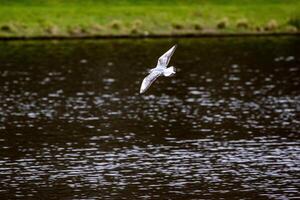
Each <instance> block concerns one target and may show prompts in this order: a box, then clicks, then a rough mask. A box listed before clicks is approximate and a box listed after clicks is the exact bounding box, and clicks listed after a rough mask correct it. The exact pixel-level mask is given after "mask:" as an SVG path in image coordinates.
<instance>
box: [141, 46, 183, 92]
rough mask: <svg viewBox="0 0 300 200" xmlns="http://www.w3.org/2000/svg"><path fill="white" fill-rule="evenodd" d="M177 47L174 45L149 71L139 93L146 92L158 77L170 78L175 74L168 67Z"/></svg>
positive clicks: (174, 71) (172, 69)
mask: <svg viewBox="0 0 300 200" xmlns="http://www.w3.org/2000/svg"><path fill="white" fill-rule="evenodd" d="M176 46H177V45H174V46H173V47H172V48H171V49H169V50H168V51H167V52H166V53H165V54H164V55H162V56H161V57H160V58H159V59H158V62H157V65H156V67H155V68H153V69H150V70H149V75H148V76H146V77H145V78H144V80H143V82H142V85H141V88H140V93H144V92H146V90H147V89H148V88H149V87H150V86H151V84H152V83H153V82H154V81H155V80H156V79H157V78H158V77H160V76H172V75H174V74H175V73H176V69H175V67H173V66H171V67H168V68H167V66H168V64H169V62H170V59H171V56H172V55H173V53H174V51H175V49H176Z"/></svg>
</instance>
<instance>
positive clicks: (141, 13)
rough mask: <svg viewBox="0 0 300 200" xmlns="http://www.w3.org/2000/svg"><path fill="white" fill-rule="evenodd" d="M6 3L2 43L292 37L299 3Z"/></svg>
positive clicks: (299, 27)
mask: <svg viewBox="0 0 300 200" xmlns="http://www.w3.org/2000/svg"><path fill="white" fill-rule="evenodd" d="M26 2H27V1H25V2H23V1H20V2H19V1H18V0H17V1H15V2H14V3H9V1H8V2H6V1H4V3H3V2H2V3H1V6H0V38H2V39H5V38H69V37H70V38H73V37H74V38H85V37H148V36H150V37H160V36H189V35H190V36H206V35H249V34H259V35H266V34H293V33H299V31H300V16H299V15H298V14H299V13H300V2H298V1H294V0H288V1H284V2H283V1H282V2H281V1H272V2H271V1H261V0H254V1H243V2H244V3H242V2H241V1H240V2H239V3H237V2H235V1H233V0H232V1H227V2H226V3H225V2H222V1H217V0H214V1H210V2H209V3H207V2H206V1H196V0H194V1H193V0H192V1H189V3H184V2H181V1H179V0H175V1H166V2H164V3H163V4H162V5H161V4H160V2H159V1H151V2H150V1H149V2H148V1H143V2H144V3H140V2H139V3H136V2H135V1H133V0H131V1H129V0H128V1H125V0H124V1H121V2H119V3H103V2H102V3H100V2H94V1H87V2H85V3H80V2H79V1H78V2H77V1H75V3H74V2H73V3H70V2H68V1H67V2H61V1H55V2H52V1H45V2H44V3H40V2H38V1H37V2H36V1H28V2H30V3H26Z"/></svg>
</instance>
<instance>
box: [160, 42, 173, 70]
mask: <svg viewBox="0 0 300 200" xmlns="http://www.w3.org/2000/svg"><path fill="white" fill-rule="evenodd" d="M176 47H177V45H174V46H173V47H172V48H171V49H169V51H167V52H166V53H165V54H164V55H162V56H161V57H160V58H159V59H158V62H157V66H156V67H158V68H166V67H167V66H168V64H169V62H170V59H171V56H172V55H173V53H174V51H175V49H176Z"/></svg>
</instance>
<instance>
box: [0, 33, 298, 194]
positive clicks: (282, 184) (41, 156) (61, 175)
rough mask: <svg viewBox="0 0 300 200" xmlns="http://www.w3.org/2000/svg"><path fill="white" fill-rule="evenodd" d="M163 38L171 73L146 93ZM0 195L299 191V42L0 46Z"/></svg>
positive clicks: (33, 43)
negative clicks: (148, 73)
mask: <svg viewBox="0 0 300 200" xmlns="http://www.w3.org/2000/svg"><path fill="white" fill-rule="evenodd" d="M174 43H178V44H179V47H178V49H177V51H176V52H175V54H174V56H173V58H172V60H171V63H172V64H174V65H175V66H177V67H178V69H179V70H178V72H177V75H176V76H175V77H173V78H164V79H159V80H158V81H157V82H156V83H154V85H153V86H152V87H151V88H150V90H149V91H148V92H147V93H146V94H145V95H139V94H138V92H139V87H140V83H141V81H142V79H143V77H144V76H145V74H146V71H147V69H148V68H151V67H153V65H155V64H156V59H157V58H158V57H159V56H160V54H162V53H163V52H165V50H167V49H168V48H169V47H170V46H172V45H173V44H174ZM0 52H1V53H0V77H1V79H0V83H1V89H0V179H1V183H0V194H1V196H2V197H3V198H5V199H15V198H24V197H27V198H29V197H35V198H39V199H41V198H71V199H88V198H91V199H94V198H101V199H105V198H107V199H128V198H133V199H136V198H142V199H165V198H172V199H184V198H185V199H199V198H203V199H212V198H214V199H222V198H223V199H254V198H260V199H264V198H265V199H287V198H290V199H292V198H293V197H294V198H296V197H299V191H298V186H299V179H300V177H299V174H300V167H299V166H300V140H299V134H300V131H299V130H300V114H299V113H300V112H299V111H300V89H299V88H300V79H299V77H300V76H299V75H300V55H299V52H300V40H299V38H295V37H287V38H244V39H243V38H227V39H225V38H224V39H203V38H201V39H179V40H176V41H173V40H106V41H93V40H87V41H53V42H49V41H31V42H29V41H27V42H20V41H18V42H1V43H0Z"/></svg>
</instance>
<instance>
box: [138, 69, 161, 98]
mask: <svg viewBox="0 0 300 200" xmlns="http://www.w3.org/2000/svg"><path fill="white" fill-rule="evenodd" d="M161 74H162V73H161V72H159V71H152V72H151V73H150V74H149V75H148V76H146V78H144V80H143V82H142V85H141V89H140V93H144V92H146V90H147V89H148V88H149V87H150V86H151V84H152V83H153V82H154V81H155V80H156V79H157V78H158V77H159V76H160V75H161Z"/></svg>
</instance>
